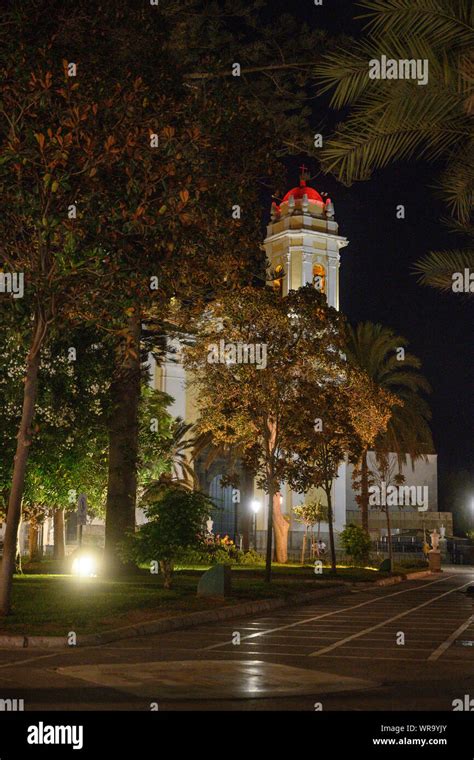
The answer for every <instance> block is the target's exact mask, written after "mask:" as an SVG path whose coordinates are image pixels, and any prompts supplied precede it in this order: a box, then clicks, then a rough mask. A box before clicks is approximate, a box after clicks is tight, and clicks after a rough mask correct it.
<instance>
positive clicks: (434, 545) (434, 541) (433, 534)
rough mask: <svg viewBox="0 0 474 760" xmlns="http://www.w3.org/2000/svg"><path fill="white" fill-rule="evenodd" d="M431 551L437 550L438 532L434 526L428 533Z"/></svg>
mask: <svg viewBox="0 0 474 760" xmlns="http://www.w3.org/2000/svg"><path fill="white" fill-rule="evenodd" d="M430 538H431V547H432V551H434V552H438V551H439V538H440V536H439V533H438V531H437V530H436V528H435V529H434V530H433V531H432V532H431V533H430Z"/></svg>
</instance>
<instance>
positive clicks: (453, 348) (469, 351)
mask: <svg viewBox="0 0 474 760" xmlns="http://www.w3.org/2000/svg"><path fill="white" fill-rule="evenodd" d="M271 8H272V16H273V18H275V16H277V15H278V12H291V13H292V14H295V15H297V16H298V17H299V18H301V19H302V20H304V21H306V22H307V23H308V24H309V25H310V26H314V25H320V26H321V27H323V28H325V29H327V30H328V31H329V32H331V33H338V32H344V33H345V34H351V35H357V34H358V33H359V32H360V28H361V24H360V22H359V21H354V18H353V17H354V15H357V14H358V13H360V8H358V7H357V5H356V3H354V2H351V0H324V5H323V6H322V7H316V6H314V4H313V0H305V2H300V3H298V4H297V3H295V4H290V5H288V3H287V2H284V0H276V1H275V0H274V1H273V2H272V3H271ZM341 117H342V114H334V113H329V114H328V100H327V99H323V98H319V99H318V100H317V102H316V106H315V109H314V125H315V127H316V126H317V125H319V124H320V123H321V120H324V121H325V122H326V124H327V125H328V126H327V131H326V132H325V134H327V133H328V131H329V130H330V127H331V125H333V124H335V123H336V121H337V120H340V119H341ZM315 131H316V130H315ZM303 158H305V163H306V164H307V165H308V166H309V167H310V171H311V175H312V177H313V179H312V181H311V182H310V184H311V185H312V186H313V187H315V188H316V189H317V190H318V191H319V192H321V191H326V192H328V193H329V195H330V196H331V198H332V200H333V202H334V204H335V209H336V221H337V222H338V223H339V232H340V234H342V235H345V236H346V237H347V238H348V239H349V241H350V244H349V246H348V247H347V248H344V249H342V251H341V282H340V303H341V310H342V311H343V312H344V313H345V314H346V316H347V317H348V319H349V321H350V322H351V323H357V322H360V321H364V320H370V321H373V322H381V323H382V324H384V325H387V326H390V327H392V328H393V329H394V330H395V331H397V332H398V333H399V334H400V335H402V336H404V337H405V338H406V339H407V340H408V341H409V348H410V349H411V351H413V353H415V354H416V355H417V356H419V357H420V359H421V360H422V362H423V368H422V371H423V372H424V374H425V376H426V377H427V378H428V380H429V382H430V383H431V385H432V388H433V393H432V394H431V396H430V405H431V409H432V413H433V421H432V429H433V434H434V440H435V446H436V450H437V453H438V455H439V458H438V468H439V470H438V472H439V485H440V497H441V501H440V505H439V508H440V509H441V510H450V509H452V506H453V505H452V503H451V498H450V496H451V494H450V492H449V489H448V488H447V485H448V477H449V476H450V475H452V474H455V473H458V472H460V471H461V470H467V471H469V473H470V477H471V482H472V485H473V489H472V491H473V492H472V497H473V498H474V456H473V440H474V414H473V388H474V363H473V349H474V299H472V298H471V299H468V298H466V296H463V295H456V294H444V293H441V292H439V291H436V290H433V289H431V288H426V287H421V286H419V285H418V284H417V281H416V277H415V276H414V275H413V274H412V273H411V267H412V265H413V263H414V262H415V261H416V259H418V258H420V256H422V255H423V254H425V253H427V252H428V251H430V250H442V249H444V248H456V247H462V245H463V241H462V239H461V238H460V236H458V235H455V234H454V233H452V232H450V231H449V229H448V228H447V227H446V226H445V225H444V224H443V223H442V222H441V221H440V220H441V217H443V216H444V217H446V216H448V212H447V208H446V207H445V205H444V203H443V199H442V198H441V197H437V196H436V195H435V191H434V189H433V184H434V182H435V180H436V179H437V177H438V175H439V173H440V170H441V168H442V166H434V165H430V164H428V163H426V162H423V161H412V162H411V163H409V164H408V163H406V162H405V161H403V162H400V163H398V164H394V165H392V166H390V167H389V168H388V169H385V170H382V171H379V172H377V173H376V174H375V175H374V176H373V177H372V179H371V180H369V181H366V182H358V183H355V184H354V185H352V187H350V188H347V187H344V186H343V185H341V184H339V183H338V182H337V181H336V180H335V179H334V177H332V176H331V175H323V174H321V173H320V172H319V170H318V164H317V161H315V160H313V161H312V160H309V161H308V159H307V157H304V156H300V157H297V158H295V159H294V160H289V161H286V162H285V163H286V164H287V167H288V188H290V187H292V186H294V185H296V184H298V165H299V164H300V163H301V159H303ZM398 204H404V205H405V217H406V218H405V219H404V220H399V219H397V218H396V206H397V205H398ZM472 520H473V522H474V514H473V516H472ZM471 527H474V526H473V525H471Z"/></svg>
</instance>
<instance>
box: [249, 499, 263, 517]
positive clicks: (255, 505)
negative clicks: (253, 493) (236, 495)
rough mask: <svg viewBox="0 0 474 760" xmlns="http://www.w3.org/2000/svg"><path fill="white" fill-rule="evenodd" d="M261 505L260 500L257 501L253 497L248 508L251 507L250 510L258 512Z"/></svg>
mask: <svg viewBox="0 0 474 760" xmlns="http://www.w3.org/2000/svg"><path fill="white" fill-rule="evenodd" d="M261 506H262V505H261V504H260V502H259V501H257V500H256V499H254V500H253V501H251V502H250V508H251V510H252V512H254V513H255V514H257V513H258V512H260V507H261Z"/></svg>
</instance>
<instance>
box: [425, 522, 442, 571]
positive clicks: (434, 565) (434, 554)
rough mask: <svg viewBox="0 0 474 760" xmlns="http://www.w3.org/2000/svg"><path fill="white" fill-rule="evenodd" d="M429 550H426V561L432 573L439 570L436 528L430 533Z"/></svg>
mask: <svg viewBox="0 0 474 760" xmlns="http://www.w3.org/2000/svg"><path fill="white" fill-rule="evenodd" d="M430 539H431V547H432V548H431V550H430V551H429V552H428V562H429V565H430V571H431V572H432V573H440V572H441V552H440V550H439V539H440V536H439V533H438V531H437V530H436V528H435V529H434V530H433V531H432V532H431V533H430Z"/></svg>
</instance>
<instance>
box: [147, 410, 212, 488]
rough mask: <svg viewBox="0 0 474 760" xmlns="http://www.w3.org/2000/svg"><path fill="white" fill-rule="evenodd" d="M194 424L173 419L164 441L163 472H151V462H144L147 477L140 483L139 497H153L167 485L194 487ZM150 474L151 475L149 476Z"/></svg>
mask: <svg viewBox="0 0 474 760" xmlns="http://www.w3.org/2000/svg"><path fill="white" fill-rule="evenodd" d="M193 430H194V425H192V424H189V423H186V422H184V421H183V420H182V419H181V417H176V419H174V420H173V422H172V424H171V428H170V433H171V435H170V437H169V438H168V439H167V440H166V442H165V443H164V448H163V459H164V460H165V463H166V469H165V471H164V472H161V473H160V474H157V473H156V471H155V472H153V463H152V462H148V463H144V467H145V469H146V470H147V472H148V473H149V474H148V477H147V478H146V480H145V482H144V483H143V484H142V488H141V493H140V498H141V499H143V498H153V497H154V496H155V495H156V494H158V493H161V492H162V491H163V489H166V488H168V487H177V488H184V489H186V490H189V489H193V488H196V487H197V485H198V483H197V479H196V475H195V472H194V468H193V466H192V463H191V457H192V451H193V448H194V445H195V439H194V437H192V433H193ZM150 474H151V477H150Z"/></svg>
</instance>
